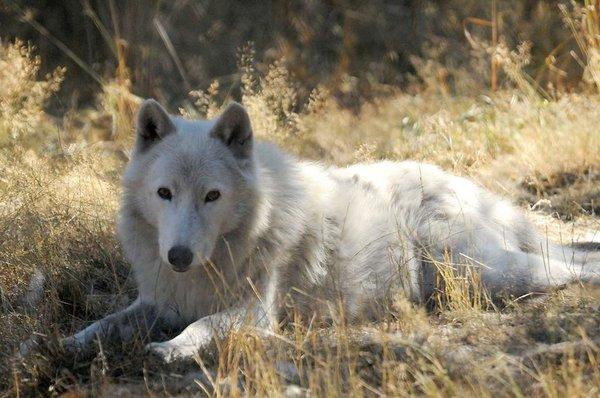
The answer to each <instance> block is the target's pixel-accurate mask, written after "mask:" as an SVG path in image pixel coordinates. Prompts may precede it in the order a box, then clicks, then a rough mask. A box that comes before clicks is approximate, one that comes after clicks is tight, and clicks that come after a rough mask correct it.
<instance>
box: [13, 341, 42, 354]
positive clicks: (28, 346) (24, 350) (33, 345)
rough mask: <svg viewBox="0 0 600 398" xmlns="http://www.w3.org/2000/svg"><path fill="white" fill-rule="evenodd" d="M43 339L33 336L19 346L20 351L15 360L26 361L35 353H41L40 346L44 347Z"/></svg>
mask: <svg viewBox="0 0 600 398" xmlns="http://www.w3.org/2000/svg"><path fill="white" fill-rule="evenodd" d="M42 342H43V338H42V336H40V335H33V336H31V337H30V338H29V339H27V340H26V341H24V342H22V343H21V344H20V345H19V350H18V351H17V353H16V355H15V358H16V359H24V358H27V357H29V356H31V355H32V354H33V353H35V352H37V351H39V349H40V346H41V345H42Z"/></svg>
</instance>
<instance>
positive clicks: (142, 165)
mask: <svg viewBox="0 0 600 398" xmlns="http://www.w3.org/2000/svg"><path fill="white" fill-rule="evenodd" d="M118 235H119V238H120V240H121V242H122V244H123V247H124V250H125V253H126V256H127V259H128V261H130V262H131V264H132V266H133V269H134V271H135V277H136V282H137V286H138V289H139V296H138V298H137V300H135V302H134V303H133V304H131V305H130V306H129V307H128V308H126V309H124V310H122V311H120V312H117V313H115V314H112V315H109V316H108V317H106V318H104V319H102V320H100V321H97V322H95V323H93V324H92V325H91V326H89V327H87V328H86V329H84V330H82V331H80V332H79V333H77V334H75V335H74V336H71V337H68V338H66V339H64V344H65V345H66V346H67V347H69V348H73V349H74V348H81V347H85V346H87V345H89V343H90V342H91V341H92V340H93V339H94V338H96V337H99V338H105V339H106V338H110V337H120V338H122V339H127V338H130V337H131V336H132V335H133V334H134V333H140V331H142V332H143V333H148V332H152V331H153V330H156V329H157V328H159V327H163V326H167V327H170V328H184V327H185V329H184V330H183V332H182V333H181V334H180V335H178V336H177V337H175V338H174V339H172V340H169V341H165V342H154V343H151V344H149V346H148V348H149V349H150V350H151V351H153V352H155V353H158V354H159V355H160V356H161V357H162V358H163V359H164V360H166V361H171V360H174V359H178V358H187V357H191V356H193V355H194V354H195V353H197V352H198V350H199V349H202V348H203V347H205V346H206V345H207V344H209V342H210V341H211V339H212V338H214V337H219V336H220V337H223V336H224V335H225V334H226V333H227V332H228V331H229V330H232V329H236V328H238V327H240V325H242V324H244V322H248V319H250V320H251V322H252V323H253V325H254V326H256V327H259V328H266V329H269V328H273V327H277V325H278V323H279V322H280V321H282V317H283V316H284V307H289V305H288V304H289V303H291V306H292V307H293V310H294V311H296V312H297V313H299V314H300V315H301V316H302V317H307V318H310V317H311V316H312V315H314V314H317V315H319V316H322V317H331V316H335V311H339V310H340V308H341V310H342V311H344V312H345V316H346V318H347V319H357V318H362V317H369V318H372V317H374V316H375V317H376V316H377V309H378V308H380V307H379V305H380V304H381V303H382V302H383V301H385V299H386V297H387V296H389V292H390V291H398V290H403V291H404V293H405V294H406V295H407V296H408V297H410V298H411V299H412V300H415V301H418V302H425V301H426V300H427V299H428V297H430V296H431V295H432V293H433V292H434V289H435V288H436V284H435V277H436V274H435V272H436V265H435V264H436V262H437V260H440V261H441V262H445V263H446V264H447V263H448V262H449V261H450V262H451V263H454V264H464V265H467V266H470V267H474V268H477V270H478V272H480V275H481V279H482V282H483V284H484V285H485V287H486V288H487V289H488V290H489V291H491V292H492V293H495V294H498V293H502V294H512V295H520V294H524V293H526V292H530V291H535V290H539V289H546V288H548V287H552V286H557V285H561V284H564V283H567V282H569V281H571V280H575V279H578V280H584V281H586V280H591V279H595V278H596V277H597V275H598V273H599V272H600V261H599V260H600V258H599V257H598V256H597V254H596V253H587V252H583V251H578V250H576V249H574V248H571V247H563V246H558V245H553V244H550V243H549V242H547V241H546V240H545V239H544V238H543V237H541V236H540V235H538V234H537V233H536V232H535V231H534V229H533V228H532V226H531V224H530V223H529V222H528V221H527V220H526V219H525V217H524V216H523V215H522V214H521V213H520V212H519V211H518V210H517V209H516V208H514V207H513V206H511V205H510V204H509V203H507V202H506V201H504V200H501V199H500V198H498V197H497V196H495V195H493V194H492V193H490V192H487V191H486V190H484V189H482V188H480V187H478V186H477V185H476V184H474V183H472V182H470V181H468V180H466V179H464V178H460V177H456V176H453V175H450V174H447V173H445V172H443V171H442V170H440V169H439V168H437V167H435V166H432V165H427V164H420V163H414V162H391V161H385V162H377V163H368V164H367V163H364V164H357V165H354V166H350V167H347V168H337V167H325V166H323V165H321V164H318V163H313V162H304V161H299V160H297V159H295V158H294V157H292V156H290V155H287V154H285V153H284V152H282V151H281V150H279V149H278V148H277V147H275V146H274V145H271V144H268V143H262V142H255V140H254V139H253V133H252V128H251V124H250V120H249V117H248V114H247V113H246V111H245V109H244V108H243V107H242V106H241V105H239V104H237V103H233V104H231V105H230V106H229V107H228V108H227V109H226V110H225V111H224V112H223V114H222V115H221V116H219V117H218V118H216V119H214V120H207V121H205V120H200V121H188V120H184V119H181V118H179V117H174V116H170V115H169V114H168V113H167V112H166V111H165V110H164V109H163V108H162V107H161V106H160V105H159V104H158V103H157V102H155V101H154V100H147V101H145V102H144V103H143V105H142V106H141V109H140V111H139V116H138V125H137V142H136V144H135V149H134V151H133V154H132V158H131V161H130V163H129V165H128V167H127V170H126V172H125V176H124V195H123V203H122V208H121V213H120V221H119V224H118ZM588 256H589V258H588ZM592 256H594V258H593V259H592ZM284 303H286V304H285V305H284Z"/></svg>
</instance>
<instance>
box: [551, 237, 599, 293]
mask: <svg viewBox="0 0 600 398" xmlns="http://www.w3.org/2000/svg"><path fill="white" fill-rule="evenodd" d="M594 244H595V242H589V243H587V242H586V243H584V244H576V245H573V246H560V245H551V246H549V247H548V250H546V251H542V253H541V256H542V257H543V264H544V267H545V271H547V273H548V275H547V276H548V278H549V279H550V282H551V284H565V283H568V282H574V281H580V282H585V283H594V284H600V251H597V250H582V248H590V247H594Z"/></svg>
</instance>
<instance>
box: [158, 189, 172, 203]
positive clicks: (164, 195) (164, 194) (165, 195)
mask: <svg viewBox="0 0 600 398" xmlns="http://www.w3.org/2000/svg"><path fill="white" fill-rule="evenodd" d="M156 193H157V194H158V196H160V197H161V199H164V200H171V198H173V195H172V194H171V191H170V190H169V188H165V187H160V188H158V191H156Z"/></svg>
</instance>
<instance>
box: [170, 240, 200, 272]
mask: <svg viewBox="0 0 600 398" xmlns="http://www.w3.org/2000/svg"><path fill="white" fill-rule="evenodd" d="M167 256H168V258H169V262H170V263H171V265H172V266H173V269H174V270H175V271H178V272H183V271H186V270H187V269H188V267H189V266H190V264H191V263H192V259H193V258H194V254H193V253H192V251H191V250H190V249H188V248H187V247H185V246H173V247H172V248H171V249H170V250H169V253H168V254H167Z"/></svg>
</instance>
